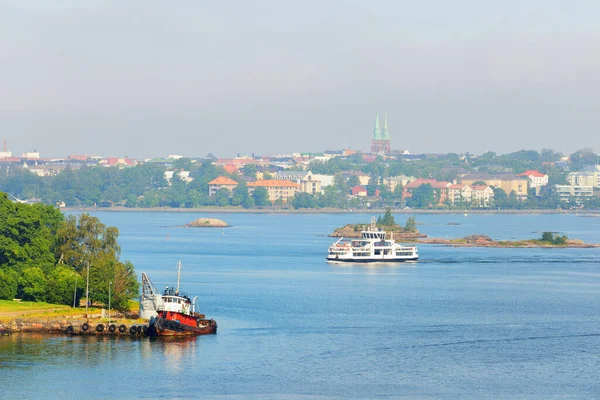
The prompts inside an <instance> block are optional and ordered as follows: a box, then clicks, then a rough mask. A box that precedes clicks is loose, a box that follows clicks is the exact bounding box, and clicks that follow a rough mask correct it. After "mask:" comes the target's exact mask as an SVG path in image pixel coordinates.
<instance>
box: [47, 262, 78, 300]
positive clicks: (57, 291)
mask: <svg viewBox="0 0 600 400" xmlns="http://www.w3.org/2000/svg"><path fill="white" fill-rule="evenodd" d="M76 285H77V287H76ZM83 288H84V280H83V279H81V278H80V277H79V276H78V275H77V273H76V272H75V271H73V269H72V268H68V267H66V266H64V265H58V266H57V268H56V269H54V270H53V271H52V272H50V274H48V278H47V281H46V301H47V302H48V303H53V304H66V305H71V304H73V295H74V294H75V301H76V304H79V299H80V298H81V294H82V293H83Z"/></svg>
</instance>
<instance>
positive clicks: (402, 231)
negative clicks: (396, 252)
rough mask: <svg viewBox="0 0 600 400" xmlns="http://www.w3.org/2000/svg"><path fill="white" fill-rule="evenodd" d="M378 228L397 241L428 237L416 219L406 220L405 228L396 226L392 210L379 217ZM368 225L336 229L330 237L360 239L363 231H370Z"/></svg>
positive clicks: (354, 225)
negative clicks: (418, 226) (421, 231)
mask: <svg viewBox="0 0 600 400" xmlns="http://www.w3.org/2000/svg"><path fill="white" fill-rule="evenodd" d="M373 223H375V219H374V218H373V220H372V221H371V224H373ZM376 225H377V227H378V228H380V229H381V230H382V231H385V232H386V233H387V234H388V235H392V234H393V236H394V238H395V239H401V240H406V241H408V240H409V239H413V240H414V239H419V238H426V237H427V235H426V234H424V233H419V230H418V229H417V223H416V220H415V217H409V218H408V219H407V220H406V224H405V225H404V226H401V225H398V224H396V221H395V219H394V216H393V215H392V212H391V209H389V208H388V209H387V210H386V211H385V214H384V216H383V217H379V218H378V219H377V223H376ZM368 229H369V225H368V224H348V225H345V226H342V227H341V228H336V229H335V230H334V231H333V233H331V234H329V236H330V237H345V238H360V237H361V231H364V230H368Z"/></svg>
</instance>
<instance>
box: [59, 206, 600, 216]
mask: <svg viewBox="0 0 600 400" xmlns="http://www.w3.org/2000/svg"><path fill="white" fill-rule="evenodd" d="M60 210H61V211H63V212H174V213H246V214H369V213H385V211H386V210H385V209H379V208H377V209H375V208H373V209H368V210H366V209H339V208H310V209H308V208H299V209H279V208H260V209H259V208H257V209H246V208H237V207H195V208H172V207H148V208H139V207H132V208H128V207H62V208H60ZM391 212H392V213H394V214H575V215H577V214H585V215H587V216H597V217H600V210H420V209H410V210H403V209H402V210H392V211H391Z"/></svg>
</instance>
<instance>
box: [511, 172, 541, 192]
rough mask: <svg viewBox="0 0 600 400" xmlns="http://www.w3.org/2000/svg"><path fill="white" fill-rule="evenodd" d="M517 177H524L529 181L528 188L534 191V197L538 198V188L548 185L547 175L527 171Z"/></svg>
mask: <svg viewBox="0 0 600 400" xmlns="http://www.w3.org/2000/svg"><path fill="white" fill-rule="evenodd" d="M517 176H525V177H527V178H528V179H529V187H530V188H533V189H535V195H536V196H539V194H540V188H541V187H542V186H546V185H547V184H548V175H546V174H542V173H541V172H539V171H536V170H527V171H525V172H523V173H522V174H518V175H517Z"/></svg>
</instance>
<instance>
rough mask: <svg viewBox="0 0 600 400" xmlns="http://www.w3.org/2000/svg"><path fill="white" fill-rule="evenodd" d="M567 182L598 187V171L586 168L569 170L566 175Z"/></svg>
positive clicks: (599, 183)
mask: <svg viewBox="0 0 600 400" xmlns="http://www.w3.org/2000/svg"><path fill="white" fill-rule="evenodd" d="M567 182H569V185H571V186H593V187H600V171H597V170H596V171H594V170H593V169H586V170H584V171H578V172H571V173H569V175H568V176H567Z"/></svg>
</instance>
